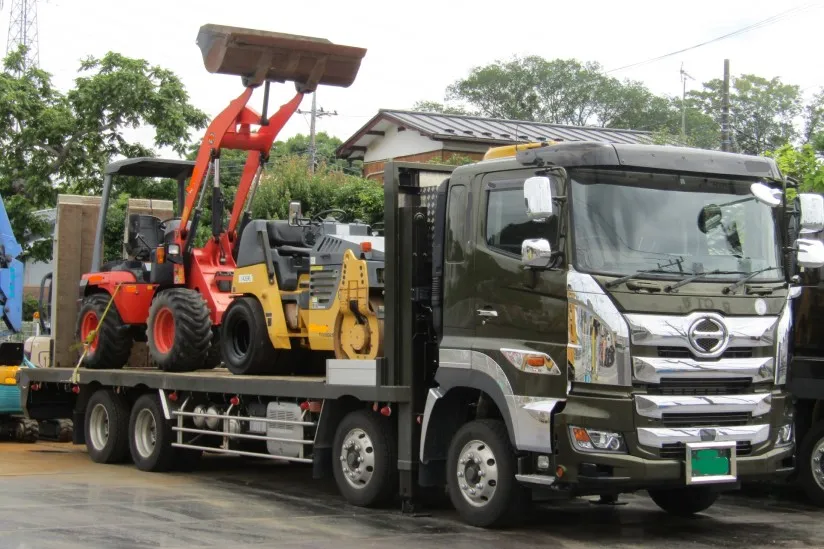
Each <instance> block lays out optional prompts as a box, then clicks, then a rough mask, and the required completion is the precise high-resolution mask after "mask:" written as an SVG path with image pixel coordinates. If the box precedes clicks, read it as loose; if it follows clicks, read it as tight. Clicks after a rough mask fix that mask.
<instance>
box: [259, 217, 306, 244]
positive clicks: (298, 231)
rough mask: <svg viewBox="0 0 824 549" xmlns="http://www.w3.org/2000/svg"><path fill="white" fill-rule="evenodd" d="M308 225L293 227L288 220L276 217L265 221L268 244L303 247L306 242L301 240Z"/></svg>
mask: <svg viewBox="0 0 824 549" xmlns="http://www.w3.org/2000/svg"><path fill="white" fill-rule="evenodd" d="M308 228H309V227H308V226H303V227H300V226H298V227H295V226H292V225H289V222H288V221H284V220H282V219H278V220H275V221H267V222H266V233H267V234H268V235H269V246H271V247H272V248H280V247H281V246H293V247H296V248H303V247H305V246H306V243H305V242H304V241H303V238H304V236H305V235H306V231H307V229H308Z"/></svg>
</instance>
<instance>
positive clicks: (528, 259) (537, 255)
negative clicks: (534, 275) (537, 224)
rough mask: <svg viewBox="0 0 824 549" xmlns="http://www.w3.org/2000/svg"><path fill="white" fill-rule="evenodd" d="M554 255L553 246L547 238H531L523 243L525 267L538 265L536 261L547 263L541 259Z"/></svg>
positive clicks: (522, 255)
mask: <svg viewBox="0 0 824 549" xmlns="http://www.w3.org/2000/svg"><path fill="white" fill-rule="evenodd" d="M551 257H552V246H551V245H550V244H549V240H547V239H546V238H530V239H527V240H524V241H523V243H521V265H523V266H524V267H533V266H536V265H535V264H536V263H546V262H545V261H539V260H541V259H544V258H546V259H547V260H549V258H551Z"/></svg>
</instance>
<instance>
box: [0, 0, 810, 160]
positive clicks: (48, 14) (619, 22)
mask: <svg viewBox="0 0 824 549" xmlns="http://www.w3.org/2000/svg"><path fill="white" fill-rule="evenodd" d="M11 3H12V2H10V1H9V0H6V2H5V7H4V9H3V10H2V11H0V33H3V34H2V36H5V32H6V29H7V28H8V22H9V7H10V5H11ZM510 6H511V7H510ZM804 6H810V7H808V8H806V9H804V10H802V11H799V12H795V13H792V14H790V15H789V16H787V17H785V18H783V19H780V20H778V21H776V22H774V23H772V24H769V25H766V26H763V27H761V28H757V29H754V30H751V31H749V32H746V33H743V34H740V35H738V36H735V37H733V38H730V39H727V40H722V41H718V42H715V43H712V44H709V45H706V46H703V47H700V48H696V49H693V50H690V51H687V52H684V53H681V54H678V55H674V56H671V57H668V58H666V59H663V60H660V61H657V62H654V63H648V64H645V65H641V66H638V67H634V68H630V69H625V70H619V71H615V72H610V74H611V75H612V76H616V77H618V78H622V79H623V78H630V79H633V80H640V81H642V82H643V83H644V84H646V85H647V86H648V87H649V88H650V89H651V90H652V91H653V92H655V93H661V94H673V95H680V93H681V85H682V84H681V77H680V73H679V71H680V68H681V66H682V63H683V66H684V69H685V70H686V71H687V72H688V73H689V74H690V76H692V77H693V78H694V79H695V80H694V81H692V80H690V81H688V89H690V88H698V87H699V86H700V83H701V82H703V81H706V80H710V79H712V78H721V77H722V75H723V62H724V59H725V58H727V59H729V60H730V69H731V72H732V74H733V75H738V74H744V73H754V74H758V75H760V76H764V77H768V78H772V77H776V76H777V77H779V78H780V79H781V80H782V81H783V82H785V83H791V84H797V85H799V86H800V87H801V88H802V90H803V91H804V94H805V96H810V95H811V94H813V93H815V92H816V91H817V90H818V89H820V88H821V87H822V86H824V70H822V65H821V62H820V52H821V49H820V48H821V46H820V38H821V32H822V29H823V28H824V25H822V23H824V0H782V1H781V2H776V1H762V0H712V1H707V0H692V1H690V2H677V3H676V2H669V1H663V0H654V1H647V0H625V1H623V2H614V1H612V2H607V1H601V0H590V1H588V2H580V1H579V2H557V1H556V2H552V1H536V2H513V3H512V4H508V3H505V2H488V1H481V0H476V1H471V2H465V1H457V0H440V1H432V0H415V1H414V2H401V1H398V0H396V1H395V2H389V1H383V2H378V1H373V0H360V1H358V2H341V1H329V0H307V1H303V2H282V1H280V0H268V1H267V0H232V1H226V0H221V1H215V0H198V1H194V0H163V1H160V0H142V1H140V2H135V1H133V0H128V1H127V0H39V1H38V22H39V26H38V28H39V50H40V66H41V67H42V68H43V69H45V70H46V71H48V72H50V73H51V74H52V75H53V79H54V82H55V84H57V85H58V86H59V87H60V88H63V89H68V88H70V87H71V86H72V82H73V79H74V78H75V77H76V76H77V69H78V66H79V62H80V60H81V59H83V58H84V57H86V56H88V55H93V56H98V57H99V56H102V55H104V54H105V53H106V52H107V51H116V52H119V53H121V54H124V55H127V56H130V57H139V58H143V59H146V60H148V61H149V62H150V63H152V64H157V65H161V66H163V67H165V68H168V69H171V70H173V71H174V72H175V73H176V74H178V75H179V76H180V78H181V79H182V81H183V83H184V85H185V86H186V89H187V91H188V93H189V94H190V98H191V101H192V103H193V104H194V105H195V106H197V107H198V108H200V109H202V110H203V111H205V112H206V113H207V114H208V115H209V116H210V117H211V116H214V115H216V114H217V113H218V112H220V111H221V110H222V109H223V108H224V107H225V106H226V105H227V104H228V103H229V101H230V100H231V99H233V98H234V97H235V96H237V95H239V94H240V93H241V92H242V91H243V90H242V87H241V83H240V78H239V77H233V76H226V75H215V74H210V73H208V72H207V71H206V69H205V68H204V67H203V62H202V57H201V53H200V49H199V48H198V47H197V45H196V43H195V38H196V36H197V33H198V29H199V28H200V26H201V25H203V24H207V23H216V24H222V25H231V26H239V27H247V28H255V29H260V30H269V31H275V32H285V33H290V34H301V35H308V36H316V37H321V38H326V39H328V40H330V41H332V42H334V43H337V44H345V45H350V46H358V47H362V48H366V49H367V53H366V57H365V58H364V60H363V62H362V64H361V68H360V72H359V74H358V76H357V78H356V80H355V82H354V83H353V84H352V85H351V86H350V87H349V88H333V87H321V88H319V90H318V92H317V102H318V106H319V107H322V108H323V109H325V110H327V111H337V113H338V115H337V116H329V117H323V118H320V119H319V120H318V124H317V129H318V131H325V132H327V133H329V134H330V135H334V136H337V137H339V138H341V139H346V138H348V137H349V136H351V135H352V134H354V133H355V132H356V131H357V130H358V129H359V128H360V127H361V126H362V125H363V124H365V123H366V122H367V121H368V120H369V118H371V117H372V116H374V115H375V114H376V113H377V111H378V109H381V108H396V109H403V108H411V106H412V105H413V104H414V103H415V102H416V101H418V100H422V99H431V100H436V101H443V99H444V90H445V89H446V87H447V86H448V85H449V84H451V83H452V82H454V81H455V80H457V79H460V78H462V77H464V76H466V75H467V74H468V73H469V71H470V70H471V69H472V68H473V67H476V66H481V65H484V64H487V63H491V62H493V61H495V60H506V59H510V58H511V57H512V56H513V55H540V56H543V57H546V58H550V59H551V58H576V59H578V60H581V61H597V62H599V63H600V64H601V65H602V66H603V67H604V69H605V70H607V71H609V70H611V69H615V68H619V67H623V66H625V65H628V64H631V63H635V62H638V61H644V60H647V59H650V58H653V57H656V56H659V55H663V54H666V53H669V52H672V51H675V50H680V49H682V48H686V47H689V46H692V45H694V44H698V43H701V42H704V41H707V40H710V39H713V38H716V37H718V36H721V35H724V34H727V33H730V32H733V31H736V30H739V29H741V28H743V27H746V26H748V25H752V24H754V23H757V22H759V21H761V20H764V19H767V18H769V17H771V16H774V15H777V14H779V13H781V12H784V11H786V10H788V9H791V8H794V7H804ZM293 94H294V87H293V85H291V84H285V85H284V84H276V85H274V86H273V87H272V91H271V98H272V103H271V105H272V107H270V112H273V109H274V108H276V107H277V105H279V104H281V103H285V102H286V101H288V100H289V99H290V98H291V97H292V95H293ZM262 95H263V92H262V89H259V90H258V91H257V92H256V93H255V95H254V96H253V97H252V100H251V102H250V105H251V106H252V107H254V108H256V109H259V108H260V104H261V101H262ZM310 108H311V98H310V97H306V98H305V99H304V101H303V104H302V105H301V109H303V110H309V109H310ZM308 132H309V121H308V115H295V117H294V118H293V119H292V120H290V122H289V123H288V124H287V125H286V127H285V128H284V129H283V131H282V132H281V134H280V135H279V136H278V139H285V138H288V137H290V136H292V135H295V134H298V133H304V134H308ZM133 135H134V136H137V137H138V138H139V139H140V140H141V141H145V142H149V141H150V140H151V138H152V132H151V131H138V132H136V133H134V134H133ZM192 137H195V135H194V134H193V136H192ZM162 152H163V153H164V154H166V153H167V151H162ZM172 154H173V153H172Z"/></svg>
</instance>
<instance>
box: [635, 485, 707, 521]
mask: <svg viewBox="0 0 824 549" xmlns="http://www.w3.org/2000/svg"><path fill="white" fill-rule="evenodd" d="M719 495H720V494H719V493H718V492H717V491H714V490H713V489H712V488H710V487H709V486H684V487H681V488H667V489H663V490H649V497H650V498H652V501H653V502H655V505H657V506H658V507H660V508H661V509H663V510H664V511H666V512H667V513H669V514H671V515H675V516H679V517H686V516H690V515H694V514H696V513H700V512H701V511H705V510H707V509H709V508H710V506H712V504H713V503H715V501H716V500H717V499H718V496H719Z"/></svg>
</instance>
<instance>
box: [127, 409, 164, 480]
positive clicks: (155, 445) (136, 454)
mask: <svg viewBox="0 0 824 549" xmlns="http://www.w3.org/2000/svg"><path fill="white" fill-rule="evenodd" d="M173 436H174V435H173V433H172V428H171V426H170V425H169V422H168V421H166V418H165V417H164V416H163V410H162V409H161V407H160V400H159V398H158V396H157V395H156V394H154V393H147V394H145V395H142V396H141V397H140V398H138V399H137V402H135V403H134V406H132V413H131V416H130V417H129V451H130V453H131V455H132V461H133V462H134V464H135V466H136V467H137V468H138V469H140V470H141V471H151V472H161V471H168V470H170V469H171V468H172V467H173V466H174V464H175V449H174V447H172V439H173Z"/></svg>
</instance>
